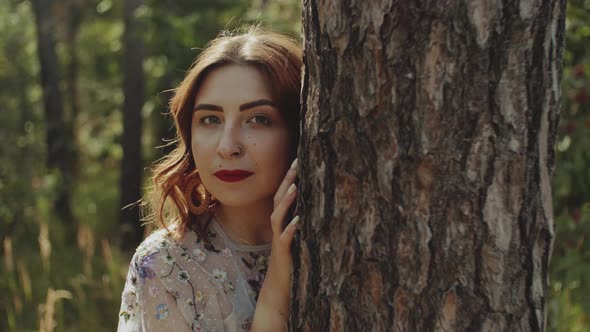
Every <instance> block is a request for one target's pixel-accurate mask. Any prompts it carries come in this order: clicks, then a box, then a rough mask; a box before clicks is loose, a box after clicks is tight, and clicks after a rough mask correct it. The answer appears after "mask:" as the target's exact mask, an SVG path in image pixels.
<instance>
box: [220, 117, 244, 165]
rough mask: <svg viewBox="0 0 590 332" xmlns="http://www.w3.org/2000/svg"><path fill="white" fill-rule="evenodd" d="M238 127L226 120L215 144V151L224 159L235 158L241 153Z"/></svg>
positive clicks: (241, 147)
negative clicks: (219, 137)
mask: <svg viewBox="0 0 590 332" xmlns="http://www.w3.org/2000/svg"><path fill="white" fill-rule="evenodd" d="M243 152H244V151H243V145H242V142H241V135H240V127H239V126H236V125H234V124H231V123H230V122H226V123H225V125H224V127H223V132H222V133H221V139H220V140H219V144H218V145H217V153H218V154H219V155H220V156H221V157H222V158H224V159H232V158H237V157H239V156H241V155H242V154H243Z"/></svg>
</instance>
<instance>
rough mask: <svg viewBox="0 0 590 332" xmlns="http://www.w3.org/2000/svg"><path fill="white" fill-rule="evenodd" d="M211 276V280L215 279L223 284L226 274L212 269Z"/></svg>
mask: <svg viewBox="0 0 590 332" xmlns="http://www.w3.org/2000/svg"><path fill="white" fill-rule="evenodd" d="M212 275H213V278H215V279H217V280H219V281H221V282H224V281H225V279H226V278H227V272H225V271H221V270H218V269H213V272H212Z"/></svg>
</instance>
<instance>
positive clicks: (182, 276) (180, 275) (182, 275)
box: [177, 270, 191, 285]
mask: <svg viewBox="0 0 590 332" xmlns="http://www.w3.org/2000/svg"><path fill="white" fill-rule="evenodd" d="M190 278H191V277H190V276H189V275H188V273H187V272H186V271H184V270H180V271H178V276H177V279H178V281H180V282H182V283H183V284H185V285H186V284H188V280H189V279H190Z"/></svg>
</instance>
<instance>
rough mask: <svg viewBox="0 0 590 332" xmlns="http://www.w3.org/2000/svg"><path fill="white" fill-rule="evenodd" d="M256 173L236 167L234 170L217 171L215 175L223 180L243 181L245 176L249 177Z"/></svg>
mask: <svg viewBox="0 0 590 332" xmlns="http://www.w3.org/2000/svg"><path fill="white" fill-rule="evenodd" d="M252 174H254V173H252V172H248V171H243V170H241V169H234V170H231V171H230V170H221V171H219V172H217V173H215V176H216V177H217V178H219V179H220V180H221V181H224V182H238V181H242V180H244V179H245V178H247V177H249V176H250V175H252Z"/></svg>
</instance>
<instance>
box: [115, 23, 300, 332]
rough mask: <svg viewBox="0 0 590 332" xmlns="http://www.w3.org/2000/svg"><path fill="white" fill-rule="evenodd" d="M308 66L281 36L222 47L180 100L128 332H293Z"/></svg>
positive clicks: (127, 302) (198, 65)
mask: <svg viewBox="0 0 590 332" xmlns="http://www.w3.org/2000/svg"><path fill="white" fill-rule="evenodd" d="M301 58H302V56H301V49H300V48H299V46H297V44H296V43H295V42H294V41H293V40H292V39H290V38H288V37H286V36H283V35H280V34H277V33H273V32H268V31H264V30H261V29H259V28H253V29H250V31H248V32H246V33H245V34H242V35H234V36H231V35H224V36H221V37H218V38H217V39H215V40H214V41H212V42H211V43H210V44H209V46H208V47H207V48H206V49H205V50H204V51H203V52H202V54H201V55H200V56H199V57H198V59H197V60H196V61H195V63H194V64H193V67H192V68H191V70H190V71H189V72H188V74H187V76H186V78H185V79H184V81H183V82H182V83H181V85H180V86H179V87H178V88H177V89H176V92H175V95H174V97H173V98H172V100H171V103H170V110H171V113H172V115H173V117H174V121H175V125H176V129H177V135H178V142H177V147H176V149H175V150H174V151H173V152H172V153H171V154H170V155H169V156H167V157H166V158H164V159H163V160H162V161H161V162H160V163H159V164H158V165H157V166H156V167H155V169H154V176H153V180H154V187H153V190H152V192H151V196H150V197H151V199H150V201H149V202H148V205H149V207H150V209H151V211H152V213H151V214H150V215H151V217H152V219H154V220H155V221H157V222H158V223H159V224H161V225H162V226H163V227H162V228H161V229H160V230H158V231H156V232H154V233H153V234H151V235H150V236H149V237H147V238H146V239H145V240H144V241H143V242H142V244H141V245H140V246H139V247H138V249H137V252H136V253H135V255H134V256H133V259H132V261H131V264H130V268H129V273H128V276H127V280H126V284H125V289H124V291H123V296H122V304H121V311H120V318H119V331H248V330H252V331H280V330H285V329H286V322H287V314H288V311H289V292H290V285H291V269H292V257H291V249H290V247H291V243H292V240H293V236H294V234H295V231H296V229H297V228H296V224H297V221H298V220H299V217H298V216H295V218H293V219H290V216H289V214H290V213H289V209H290V207H291V205H292V203H293V201H294V200H295V197H296V192H297V189H296V186H295V184H294V181H295V178H296V173H297V160H296V159H295V156H296V148H297V144H298V140H299V136H298V135H299V107H300V104H299V93H300V73H301V66H302V59H301ZM287 218H289V219H287ZM286 221H289V223H288V225H287V226H286V227H284V223H285V222H286ZM271 252H272V255H270V253H271Z"/></svg>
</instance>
